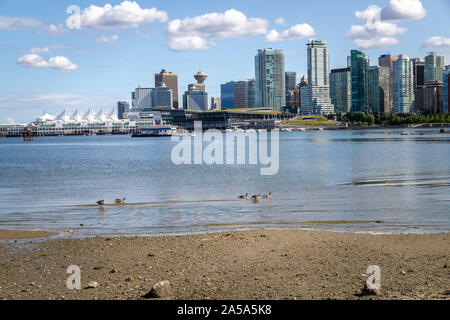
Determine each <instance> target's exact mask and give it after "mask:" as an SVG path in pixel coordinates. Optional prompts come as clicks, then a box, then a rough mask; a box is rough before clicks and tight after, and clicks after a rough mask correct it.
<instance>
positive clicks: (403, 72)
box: [393, 55, 414, 114]
mask: <svg viewBox="0 0 450 320" xmlns="http://www.w3.org/2000/svg"><path fill="white" fill-rule="evenodd" d="M393 89H394V109H393V112H394V113H396V114H399V113H412V112H413V111H414V76H413V64H412V61H411V60H410V59H409V57H408V56H407V55H399V56H398V60H397V61H395V62H394V71H393Z"/></svg>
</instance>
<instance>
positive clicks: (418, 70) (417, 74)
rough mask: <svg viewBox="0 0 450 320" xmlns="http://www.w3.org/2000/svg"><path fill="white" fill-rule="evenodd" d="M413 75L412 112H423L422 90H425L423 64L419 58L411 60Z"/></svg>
mask: <svg viewBox="0 0 450 320" xmlns="http://www.w3.org/2000/svg"><path fill="white" fill-rule="evenodd" d="M411 61H412V62H413V74H414V111H415V112H416V113H422V112H423V111H424V103H425V102H424V94H425V92H424V89H425V62H424V60H423V59H421V58H414V59H411Z"/></svg>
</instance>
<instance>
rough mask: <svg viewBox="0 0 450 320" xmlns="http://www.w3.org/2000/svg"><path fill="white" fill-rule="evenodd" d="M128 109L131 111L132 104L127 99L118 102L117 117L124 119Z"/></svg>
mask: <svg viewBox="0 0 450 320" xmlns="http://www.w3.org/2000/svg"><path fill="white" fill-rule="evenodd" d="M128 111H130V104H129V103H128V102H126V101H119V102H117V117H118V118H119V120H122V119H124V117H123V115H124V113H127V112H128Z"/></svg>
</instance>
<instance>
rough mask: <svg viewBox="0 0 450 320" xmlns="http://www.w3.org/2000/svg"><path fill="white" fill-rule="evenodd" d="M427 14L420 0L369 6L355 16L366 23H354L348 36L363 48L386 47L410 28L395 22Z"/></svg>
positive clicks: (422, 16)
mask: <svg viewBox="0 0 450 320" xmlns="http://www.w3.org/2000/svg"><path fill="white" fill-rule="evenodd" d="M425 16H426V11H425V9H424V8H423V5H422V2H421V1H420V0H390V1H389V3H388V5H387V6H385V7H384V8H381V7H379V6H375V5H373V6H369V7H368V8H367V9H366V10H362V11H356V12H355V17H356V18H357V19H358V20H361V21H362V22H364V25H353V26H351V28H350V31H349V32H347V34H346V36H347V37H349V38H351V39H353V40H354V41H355V44H356V46H358V47H359V48H361V49H372V48H385V47H389V46H392V45H395V44H397V43H399V41H398V39H397V38H396V36H397V35H401V34H404V33H405V32H406V31H407V30H408V29H406V28H401V27H399V26H397V24H395V23H394V22H398V21H401V20H417V19H422V18H424V17H425Z"/></svg>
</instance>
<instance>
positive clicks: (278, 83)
mask: <svg viewBox="0 0 450 320" xmlns="http://www.w3.org/2000/svg"><path fill="white" fill-rule="evenodd" d="M255 78H256V103H257V105H258V107H267V108H271V109H274V110H281V109H282V108H284V107H285V106H286V90H285V74H284V53H283V51H282V50H278V49H272V48H268V49H260V50H258V54H257V55H256V56H255Z"/></svg>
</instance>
